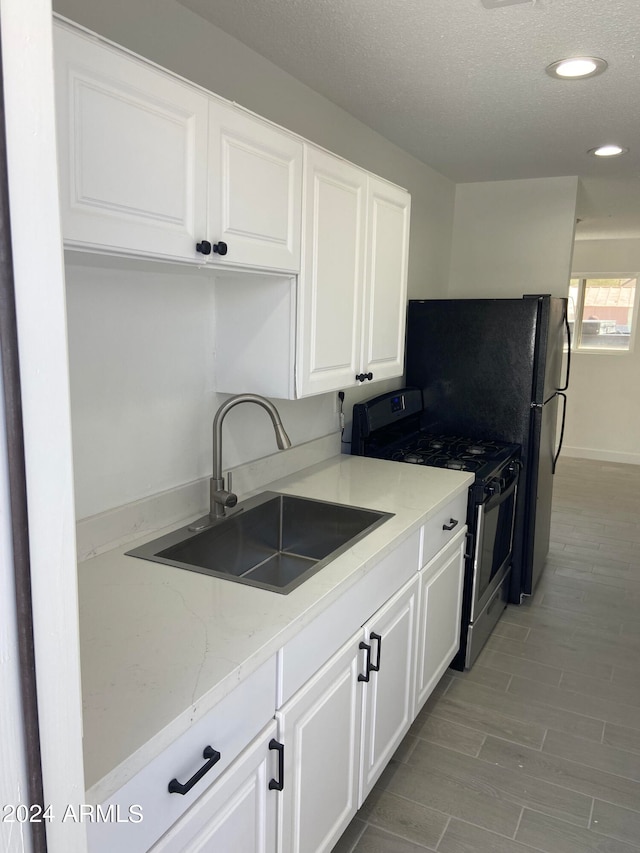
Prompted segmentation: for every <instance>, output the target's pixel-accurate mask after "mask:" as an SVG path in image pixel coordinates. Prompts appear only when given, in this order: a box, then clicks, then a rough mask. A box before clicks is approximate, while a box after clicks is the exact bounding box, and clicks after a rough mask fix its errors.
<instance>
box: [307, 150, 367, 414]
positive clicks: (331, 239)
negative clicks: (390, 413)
mask: <svg viewBox="0 0 640 853" xmlns="http://www.w3.org/2000/svg"><path fill="white" fill-rule="evenodd" d="M305 158H306V160H305V179H304V186H305V221H304V251H303V263H302V274H301V278H300V282H299V290H298V347H297V351H298V364H297V370H296V385H297V391H298V396H300V397H304V396H307V395H309V394H319V393H322V392H325V391H335V390H338V389H340V388H347V387H352V386H353V385H355V384H356V380H355V376H356V374H357V373H358V372H359V368H360V348H361V343H360V342H361V321H362V285H363V279H364V245H365V215H366V211H365V202H366V182H367V176H366V173H365V172H362V171H361V170H360V169H357V168H356V167H355V166H352V165H351V164H349V163H346V162H344V161H343V160H340V159H339V158H337V157H333V156H332V155H330V154H327V153H326V152H324V151H320V150H318V149H315V148H313V147H312V146H305Z"/></svg>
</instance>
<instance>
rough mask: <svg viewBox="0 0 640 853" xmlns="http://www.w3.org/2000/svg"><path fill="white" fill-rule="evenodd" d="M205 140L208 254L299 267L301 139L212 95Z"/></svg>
mask: <svg viewBox="0 0 640 853" xmlns="http://www.w3.org/2000/svg"><path fill="white" fill-rule="evenodd" d="M209 140H210V141H209V152H210V156H209V169H210V171H209V175H210V182H209V225H208V230H207V240H209V241H210V242H211V243H213V244H215V245H217V244H218V243H219V242H220V241H222V242H223V243H225V244H226V249H227V251H226V254H224V255H221V254H219V253H216V252H212V253H211V255H209V256H208V258H209V260H211V261H212V262H213V263H219V264H225V265H229V266H233V265H239V266H249V267H260V268H267V269H276V270H285V271H290V272H295V273H297V272H299V270H300V241H301V233H302V142H301V141H300V140H299V139H298V138H297V137H295V136H293V135H289V134H287V133H286V132H285V131H283V130H279V129H278V128H276V127H272V126H271V125H269V124H267V123H266V122H262V121H260V120H259V119H257V118H254V117H253V116H251V115H248V114H246V113H244V112H242V111H241V110H238V109H236V108H234V107H231V106H226V105H225V104H222V103H219V102H217V101H213V100H212V101H211V106H210V124H209Z"/></svg>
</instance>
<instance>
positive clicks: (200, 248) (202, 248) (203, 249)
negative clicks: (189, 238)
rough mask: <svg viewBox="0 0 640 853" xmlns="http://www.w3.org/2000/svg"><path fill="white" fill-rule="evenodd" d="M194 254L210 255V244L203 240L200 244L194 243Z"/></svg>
mask: <svg viewBox="0 0 640 853" xmlns="http://www.w3.org/2000/svg"><path fill="white" fill-rule="evenodd" d="M196 252H200V254H202V255H210V254H211V243H210V242H209V241H208V240H203V241H202V242H201V243H196Z"/></svg>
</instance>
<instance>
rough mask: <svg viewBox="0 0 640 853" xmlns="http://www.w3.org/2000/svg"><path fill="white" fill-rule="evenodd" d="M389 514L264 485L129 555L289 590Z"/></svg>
mask: <svg viewBox="0 0 640 853" xmlns="http://www.w3.org/2000/svg"><path fill="white" fill-rule="evenodd" d="M391 516H392V513H388V512H378V511H376V510H370V509H362V508H360V507H353V506H345V505H344V504H336V503H330V502H328V501H319V500H312V499H311V498H302V497H298V496H296V495H284V494H279V493H277V492H263V493H262V494H261V495H259V496H258V497H256V498H250V499H249V500H247V501H244V502H243V503H241V504H238V506H237V507H236V508H235V509H234V510H233V511H232V512H231V513H230V514H229V515H227V516H226V517H224V518H220V519H217V520H216V521H214V522H212V523H211V524H210V526H208V527H207V528H206V529H205V530H202V531H201V532H197V531H194V529H193V528H194V527H195V528H197V527H198V524H199V523H196V524H193V525H191V526H190V527H182V528H180V529H179V530H175V531H174V532H173V533H168V534H167V535H166V536H161V537H160V538H159V539H154V540H153V541H152V542H147V543H146V544H145V545H141V546H140V547H138V548H134V549H133V550H132V551H128V552H127V554H128V555H130V556H132V557H142V558H143V559H145V560H153V561H154V562H157V563H164V564H165V565H169V566H177V567H178V568H181V569H189V570H190V571H194V572H201V573H203V574H206V575H211V576H213V577H217V578H225V579H227V580H232V581H236V582H237V583H243V584H249V585H250V586H257V587H260V588H261V589H268V590H271V591H272V592H279V593H283V594H286V593H289V592H291V590H293V589H295V588H296V587H297V586H299V585H300V584H301V583H303V582H304V581H305V580H307V579H308V578H310V577H311V576H312V575H313V574H315V573H316V572H317V571H319V570H320V569H321V568H322V567H323V566H326V565H327V563H329V562H330V561H331V560H333V559H334V558H335V557H337V556H338V555H339V554H341V553H343V552H344V551H346V550H347V549H348V548H350V547H351V546H352V545H353V544H354V543H355V542H357V541H358V540H359V539H362V537H363V536H366V535H367V533H370V532H371V531H372V530H374V529H375V528H376V527H378V526H379V525H381V524H383V523H384V522H385V521H386V520H387V519H388V518H391ZM205 520H206V519H205Z"/></svg>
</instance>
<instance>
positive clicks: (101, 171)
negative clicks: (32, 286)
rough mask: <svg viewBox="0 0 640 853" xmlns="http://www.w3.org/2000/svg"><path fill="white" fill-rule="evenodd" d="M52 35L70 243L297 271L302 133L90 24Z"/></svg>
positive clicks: (65, 226) (66, 236)
mask: <svg viewBox="0 0 640 853" xmlns="http://www.w3.org/2000/svg"><path fill="white" fill-rule="evenodd" d="M55 39H56V40H55V55H56V85H57V111H58V134H59V160H60V177H61V180H60V185H61V198H62V223H63V235H64V239H65V242H66V244H67V245H68V246H73V247H76V248H85V249H93V250H96V251H102V252H104V251H107V252H114V253H120V254H135V255H142V256H147V257H155V258H161V259H162V258H164V259H172V260H180V261H189V262H194V263H200V264H202V263H207V264H212V265H216V266H225V267H234V266H241V267H251V268H256V269H269V270H278V271H279V270H282V271H286V272H295V273H297V272H298V271H299V269H300V239H301V204H302V143H301V141H300V140H299V139H298V138H297V137H295V136H293V135H291V134H288V133H287V132H286V131H284V130H280V129H279V128H276V127H273V126H271V125H269V124H268V123H267V122H264V121H261V120H260V119H258V118H255V117H254V116H252V115H250V114H248V113H245V112H244V111H243V110H241V109H239V108H237V107H234V106H231V105H227V104H225V103H224V102H222V101H219V100H217V99H214V98H213V97H209V96H208V94H207V93H206V92H203V91H202V90H200V89H198V88H196V87H195V86H190V85H189V84H187V83H184V82H182V81H181V80H179V79H177V78H175V77H173V76H172V75H171V74H169V73H167V72H164V71H162V70H161V69H158V68H156V67H154V66H152V65H150V64H148V63H146V62H144V61H143V60H140V59H138V58H137V57H134V56H131V55H129V54H126V53H124V52H122V51H120V50H119V49H117V48H115V47H112V46H111V45H108V44H105V43H103V42H101V41H99V40H97V39H96V38H93V37H91V36H88V35H86V34H84V33H79V32H75V31H73V30H71V29H69V28H67V27H65V26H64V25H57V26H56V27H55Z"/></svg>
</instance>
